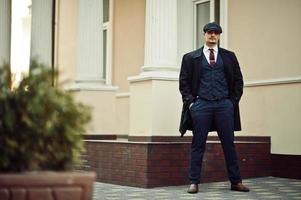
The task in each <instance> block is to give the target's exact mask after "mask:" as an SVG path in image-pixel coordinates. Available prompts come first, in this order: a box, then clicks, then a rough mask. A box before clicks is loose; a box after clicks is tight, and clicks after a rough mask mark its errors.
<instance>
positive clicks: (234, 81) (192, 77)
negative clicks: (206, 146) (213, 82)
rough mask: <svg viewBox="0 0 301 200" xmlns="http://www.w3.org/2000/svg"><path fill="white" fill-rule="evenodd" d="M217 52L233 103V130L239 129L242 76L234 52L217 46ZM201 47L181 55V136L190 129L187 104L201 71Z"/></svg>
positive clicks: (196, 86)
mask: <svg viewBox="0 0 301 200" xmlns="http://www.w3.org/2000/svg"><path fill="white" fill-rule="evenodd" d="M218 53H219V55H220V56H221V58H222V59H223V63H224V69H225V76H226V80H227V84H228V89H229V98H230V100H231V101H232V103H233V105H234V130H235V131H240V130H241V122H240V114H239V100H240V98H241V96H242V93H243V84H244V83H243V77H242V74H241V70H240V66H239V63H238V60H237V58H236V56H235V54H234V53H233V52H231V51H229V50H226V49H223V48H219V49H218ZM204 56H205V55H204V53H203V47H201V48H199V49H197V50H195V51H192V52H190V53H187V54H185V55H184V56H183V59H182V65H181V71H180V78H179V89H180V92H181V94H182V100H183V107H182V114H181V122H180V128H179V131H180V133H181V137H182V136H183V135H184V134H185V133H186V131H187V130H192V129H193V126H192V119H191V115H190V110H189V105H190V104H191V103H192V102H194V101H195V99H196V96H197V93H198V90H199V86H200V77H201V73H202V59H203V57H204ZM210 131H216V127H215V124H214V123H213V124H212V127H211V129H210Z"/></svg>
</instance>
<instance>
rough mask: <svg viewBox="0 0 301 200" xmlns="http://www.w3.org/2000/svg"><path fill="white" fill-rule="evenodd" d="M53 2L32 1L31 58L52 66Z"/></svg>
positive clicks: (44, 0) (49, 0)
mask: <svg viewBox="0 0 301 200" xmlns="http://www.w3.org/2000/svg"><path fill="white" fill-rule="evenodd" d="M52 11H53V0H32V6H31V12H32V15H31V16H32V17H31V47H30V58H31V59H37V60H38V61H39V62H41V63H43V64H45V65H46V66H48V67H51V65H52V45H53V42H52V37H53V36H52V28H53V27H52V19H53V13H52Z"/></svg>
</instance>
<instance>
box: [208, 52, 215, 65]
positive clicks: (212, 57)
mask: <svg viewBox="0 0 301 200" xmlns="http://www.w3.org/2000/svg"><path fill="white" fill-rule="evenodd" d="M209 50H210V54H209V60H210V65H211V66H213V65H214V64H215V59H214V50H213V49H209Z"/></svg>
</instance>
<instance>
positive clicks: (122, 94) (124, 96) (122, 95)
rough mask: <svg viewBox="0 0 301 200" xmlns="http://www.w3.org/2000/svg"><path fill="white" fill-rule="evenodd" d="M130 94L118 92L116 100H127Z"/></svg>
mask: <svg viewBox="0 0 301 200" xmlns="http://www.w3.org/2000/svg"><path fill="white" fill-rule="evenodd" d="M130 96H131V94H130V93H129V92H120V93H117V94H116V98H129V97H130Z"/></svg>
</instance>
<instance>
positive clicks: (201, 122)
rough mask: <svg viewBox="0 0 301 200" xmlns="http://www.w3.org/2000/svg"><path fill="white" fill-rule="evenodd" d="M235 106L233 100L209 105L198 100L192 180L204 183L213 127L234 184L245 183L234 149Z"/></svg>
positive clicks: (194, 117) (193, 111) (194, 109)
mask: <svg viewBox="0 0 301 200" xmlns="http://www.w3.org/2000/svg"><path fill="white" fill-rule="evenodd" d="M233 109H234V106H233V104H232V102H231V101H230V100H229V99H222V100H214V101H208V100H204V99H200V98H198V99H197V100H196V101H195V103H194V104H193V105H192V107H191V108H190V112H191V117H192V120H193V140H192V144H191V151H190V165H189V179H190V182H191V183H193V184H199V183H200V174H201V167H202V160H203V155H204V152H205V146H206V140H207V136H208V132H209V131H210V127H211V125H212V123H214V124H215V126H216V128H217V133H218V136H219V139H220V141H221V144H222V147H223V151H224V156H225V160H226V164H227V171H228V177H229V180H230V182H231V183H232V184H236V183H238V182H240V181H241V177H240V173H239V168H238V160H237V155H236V150H235V145H234V118H233Z"/></svg>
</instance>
